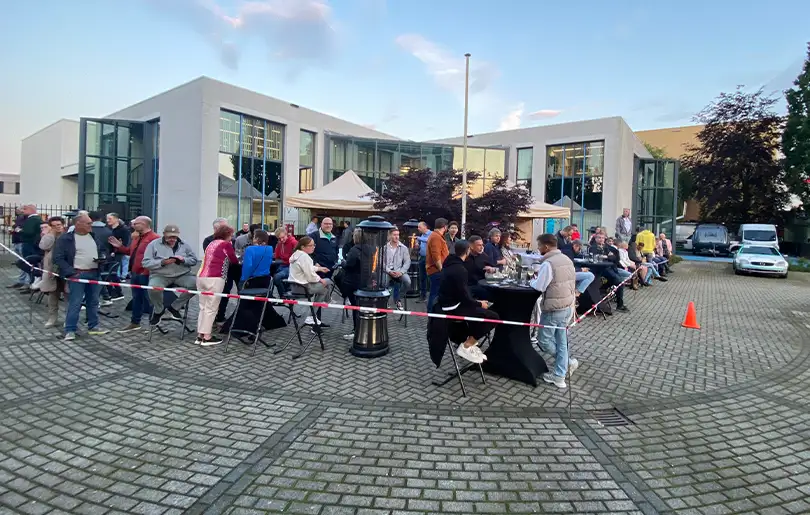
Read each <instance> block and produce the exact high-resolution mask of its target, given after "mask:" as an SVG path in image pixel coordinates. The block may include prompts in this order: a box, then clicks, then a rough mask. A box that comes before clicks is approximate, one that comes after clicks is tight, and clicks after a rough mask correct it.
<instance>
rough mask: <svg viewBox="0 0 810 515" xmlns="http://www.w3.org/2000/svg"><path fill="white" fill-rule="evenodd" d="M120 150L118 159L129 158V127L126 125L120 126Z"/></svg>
mask: <svg viewBox="0 0 810 515" xmlns="http://www.w3.org/2000/svg"><path fill="white" fill-rule="evenodd" d="M116 143H117V146H118V149H117V151H116V155H117V156H118V157H129V127H128V126H126V125H119V126H118V139H117V141H116Z"/></svg>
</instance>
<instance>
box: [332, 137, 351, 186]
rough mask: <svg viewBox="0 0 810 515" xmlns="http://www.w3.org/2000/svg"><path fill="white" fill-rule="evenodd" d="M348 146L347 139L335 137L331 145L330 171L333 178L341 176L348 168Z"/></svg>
mask: <svg viewBox="0 0 810 515" xmlns="http://www.w3.org/2000/svg"><path fill="white" fill-rule="evenodd" d="M346 146H347V143H346V141H345V140H339V139H333V140H332V141H331V143H330V145H329V171H330V175H331V176H332V180H335V179H336V178H338V177H340V175H335V174H336V173H338V174H341V175H342V174H343V172H345V171H346V170H347V167H346Z"/></svg>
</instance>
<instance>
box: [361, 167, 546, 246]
mask: <svg viewBox="0 0 810 515" xmlns="http://www.w3.org/2000/svg"><path fill="white" fill-rule="evenodd" d="M479 177H480V174H479V173H477V172H467V183H468V184H473V183H474V182H475V181H476V180H477V179H478V178H479ZM461 184H462V173H461V172H460V171H458V170H444V171H439V172H433V171H431V170H430V169H424V170H411V171H409V172H408V173H405V174H401V175H400V174H391V175H390V176H389V178H388V188H387V190H386V191H384V192H383V193H381V194H377V193H375V194H374V196H373V198H374V207H375V208H377V209H379V210H380V211H385V214H386V217H387V218H389V219H390V220H392V221H393V222H395V223H401V222H405V221H407V220H409V219H411V218H415V219H416V220H425V221H427V222H428V223H429V224H431V225H432V224H433V221H434V220H435V219H436V218H446V219H447V220H456V221H459V222H460V221H461V194H460V191H461ZM531 203H532V197H531V193H529V191H528V190H527V189H526V188H524V187H523V186H512V185H510V184H509V183H508V182H507V181H506V179H503V178H500V179H494V180H492V181H491V183H490V187H489V190H488V191H487V192H486V193H485V194H484V195H482V196H481V197H477V198H471V197H468V198H467V235H471V234H479V235H484V234H485V233H486V231H487V229H488V227H489V226H490V225H491V224H498V225H499V226H501V227H511V226H512V225H513V224H514V223H515V222H516V220H517V215H518V214H519V213H521V212H524V211H527V210H528V208H529V206H530V205H531Z"/></svg>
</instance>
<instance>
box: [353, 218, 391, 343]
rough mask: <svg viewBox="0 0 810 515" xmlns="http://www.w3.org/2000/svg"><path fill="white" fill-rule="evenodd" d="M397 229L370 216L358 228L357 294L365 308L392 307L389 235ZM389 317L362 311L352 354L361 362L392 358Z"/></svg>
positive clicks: (359, 302) (359, 303)
mask: <svg viewBox="0 0 810 515" xmlns="http://www.w3.org/2000/svg"><path fill="white" fill-rule="evenodd" d="M393 227H394V226H393V225H391V224H390V223H389V222H387V221H386V220H385V218H383V217H381V216H377V215H374V216H370V217H368V219H367V220H363V221H362V222H360V223H359V224H357V229H360V231H361V232H362V237H361V240H360V244H359V245H360V287H359V288H358V289H357V291H356V292H355V295H356V296H357V303H358V305H359V307H361V308H385V307H387V306H388V297H390V296H391V294H390V293H389V292H388V273H387V272H386V270H385V251H386V243H387V242H388V231H389V230H391V229H392V228H393ZM388 350H389V346H388V314H387V313H372V312H367V311H360V322H359V324H358V327H357V330H356V331H355V333H354V341H353V342H352V348H351V353H352V354H354V355H355V356H358V357H361V358H376V357H379V356H384V355H386V354H388Z"/></svg>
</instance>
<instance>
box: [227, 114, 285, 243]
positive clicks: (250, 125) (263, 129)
mask: <svg viewBox="0 0 810 515" xmlns="http://www.w3.org/2000/svg"><path fill="white" fill-rule="evenodd" d="M240 138H241V139H240ZM283 139H284V127H283V126H282V125H279V124H276V123H273V122H270V121H267V120H262V119H259V118H254V117H250V116H246V115H240V114H237V113H231V112H228V111H220V154H219V169H218V171H219V184H218V190H219V192H218V213H219V216H221V217H223V218H226V219H227V220H228V221H229V222H230V223H231V224H233V225H234V226H238V225H241V224H243V223H258V224H262V225H264V226H266V228H267V229H269V230H273V229H275V228H276V227H277V226H278V223H279V220H278V214H279V208H278V203H279V201H280V199H281V191H282V176H281V173H282V169H283V165H282V157H283V153H282V143H283Z"/></svg>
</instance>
